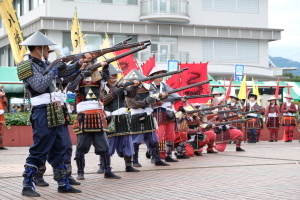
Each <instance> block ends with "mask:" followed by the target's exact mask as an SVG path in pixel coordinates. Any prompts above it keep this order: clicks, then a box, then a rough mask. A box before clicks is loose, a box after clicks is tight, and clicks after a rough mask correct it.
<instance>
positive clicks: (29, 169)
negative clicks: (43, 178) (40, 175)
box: [22, 164, 38, 190]
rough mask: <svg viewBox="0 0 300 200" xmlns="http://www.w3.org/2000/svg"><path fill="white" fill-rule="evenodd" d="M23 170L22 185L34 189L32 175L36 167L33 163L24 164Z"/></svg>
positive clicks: (35, 171) (34, 173)
mask: <svg viewBox="0 0 300 200" xmlns="http://www.w3.org/2000/svg"><path fill="white" fill-rule="evenodd" d="M24 168H25V171H24V172H23V174H22V176H23V177H24V180H23V187H24V188H25V187H26V188H30V189H31V190H35V187H34V184H33V183H35V181H34V180H33V177H34V176H35V175H36V173H37V170H38V168H37V167H36V166H34V165H29V164H25V165H24Z"/></svg>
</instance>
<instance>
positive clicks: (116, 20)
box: [0, 0, 283, 80]
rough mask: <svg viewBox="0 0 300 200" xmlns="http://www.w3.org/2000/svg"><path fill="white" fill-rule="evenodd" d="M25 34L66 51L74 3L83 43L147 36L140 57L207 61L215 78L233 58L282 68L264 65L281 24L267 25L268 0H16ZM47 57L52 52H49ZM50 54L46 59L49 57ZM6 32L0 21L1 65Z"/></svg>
mask: <svg viewBox="0 0 300 200" xmlns="http://www.w3.org/2000/svg"><path fill="white" fill-rule="evenodd" d="M14 4H15V8H16V10H17V13H18V16H19V19H20V23H21V27H22V30H23V36H24V37H28V36H29V35H31V34H32V33H34V32H35V31H37V30H40V31H42V32H43V33H45V34H46V35H47V36H49V37H50V38H51V39H52V40H53V41H56V42H57V43H58V44H59V45H58V48H61V49H62V52H63V53H62V54H68V53H69V52H70V51H72V45H71V40H70V37H71V36H70V29H71V24H72V18H73V14H74V10H75V8H76V9H77V11H78V18H79V20H80V21H81V27H82V31H83V33H84V34H85V40H86V42H87V45H88V48H89V50H95V49H99V45H100V44H101V43H102V39H103V38H104V35H105V33H107V34H108V35H109V37H110V38H111V41H112V43H118V42H120V41H122V40H124V39H125V38H127V37H128V36H133V40H132V41H133V42H134V41H142V40H148V39H151V42H152V45H151V47H150V48H147V49H146V50H144V51H142V52H139V53H138V54H137V55H136V58H137V61H138V63H143V62H145V61H146V60H147V59H148V58H149V57H150V56H151V55H152V54H155V55H156V62H157V63H156V64H157V65H159V66H161V67H165V68H167V65H168V62H167V61H168V60H179V61H180V62H207V61H208V62H209V65H208V66H209V67H208V71H209V73H210V74H211V75H212V76H213V77H214V78H216V79H223V77H230V76H231V75H232V74H233V73H234V69H235V67H234V65H235V64H240V65H244V66H245V69H244V73H245V74H248V75H249V76H251V77H252V76H253V77H256V78H257V79H264V80H266V79H272V78H274V76H278V75H281V74H282V69H280V68H276V67H270V65H269V58H268V43H269V42H271V41H275V40H279V39H280V37H281V31H283V30H282V29H271V28H268V0H190V1H187V0H51V1H50V0H15V1H14ZM54 58H55V57H53V58H52V59H54ZM50 59H51V58H50ZM12 65H13V59H12V55H11V51H10V47H9V41H8V37H7V35H6V32H5V29H4V27H3V25H0V66H12Z"/></svg>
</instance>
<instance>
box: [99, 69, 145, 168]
mask: <svg viewBox="0 0 300 200" xmlns="http://www.w3.org/2000/svg"><path fill="white" fill-rule="evenodd" d="M109 69H110V78H109V80H108V81H107V84H106V85H105V89H104V90H103V94H104V109H105V112H106V114H107V116H108V123H111V124H114V126H113V127H114V128H115V130H109V131H108V132H107V135H108V142H109V154H110V156H112V155H113V154H114V153H115V151H117V153H118V155H119V156H120V157H121V158H122V157H124V161H125V171H126V172H139V170H137V169H135V168H133V167H132V156H133V154H134V148H133V141H132V135H131V131H130V115H129V113H128V111H127V108H126V103H125V97H129V98H132V97H135V96H136V93H137V90H138V86H139V84H140V82H139V81H134V85H133V86H128V87H126V88H123V87H122V86H120V87H119V86H118V85H119V83H117V77H118V74H119V73H121V72H122V71H121V70H119V69H116V68H115V67H114V66H112V65H110V67H109ZM100 167H101V166H100Z"/></svg>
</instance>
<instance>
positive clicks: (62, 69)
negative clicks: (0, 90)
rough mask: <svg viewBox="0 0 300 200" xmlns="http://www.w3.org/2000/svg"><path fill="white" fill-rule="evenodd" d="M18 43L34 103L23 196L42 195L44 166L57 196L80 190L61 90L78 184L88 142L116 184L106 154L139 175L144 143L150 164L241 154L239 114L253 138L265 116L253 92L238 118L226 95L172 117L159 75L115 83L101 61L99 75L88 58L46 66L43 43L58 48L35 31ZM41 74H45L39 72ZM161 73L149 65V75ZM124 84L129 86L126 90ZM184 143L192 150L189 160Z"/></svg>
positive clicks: (289, 118)
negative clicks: (69, 102) (229, 150)
mask: <svg viewBox="0 0 300 200" xmlns="http://www.w3.org/2000/svg"><path fill="white" fill-rule="evenodd" d="M20 45H25V46H28V49H29V51H30V54H29V57H28V60H25V61H23V62H21V63H20V64H18V71H19V74H18V75H19V78H20V80H23V82H24V85H25V88H26V89H27V91H29V93H30V96H31V103H32V106H33V107H32V111H31V116H30V121H31V124H32V128H33V145H32V146H31V147H30V149H29V153H30V154H29V156H28V158H27V159H26V163H25V165H24V168H25V170H24V172H23V177H24V180H23V190H22V195H25V196H30V197H35V196H40V194H39V193H37V192H36V191H35V186H48V185H49V184H48V183H47V182H45V180H44V178H43V175H44V173H45V171H46V165H45V163H46V161H48V163H49V164H50V165H51V166H52V169H53V179H54V180H55V181H57V183H58V192H59V193H80V192H81V191H80V190H78V189H75V188H74V187H73V186H72V185H80V183H79V182H77V181H76V180H75V179H74V178H73V177H72V166H71V156H72V142H71V137H70V133H69V130H68V122H69V121H70V116H69V115H68V112H67V108H66V103H65V102H66V93H67V91H72V92H74V91H75V92H76V109H77V112H78V114H77V115H76V119H75V121H74V126H73V130H74V132H75V134H76V135H77V144H76V152H75V158H74V160H75V161H76V165H77V173H78V176H77V180H84V179H85V176H84V174H85V173H84V172H85V166H86V163H85V154H87V153H88V152H89V150H90V147H91V145H93V146H94V148H95V154H96V155H97V156H98V157H99V160H100V163H99V170H98V172H97V173H103V174H104V178H108V179H120V178H121V177H120V176H117V175H116V174H114V173H113V172H112V170H111V169H112V168H111V156H112V155H113V154H114V153H115V152H117V154H118V156H119V157H121V158H123V159H124V163H125V172H139V170H137V169H136V168H134V167H141V164H140V163H139V160H138V157H139V146H140V144H141V143H142V142H145V143H146V145H147V148H148V150H147V153H146V156H147V157H148V158H151V162H152V163H154V164H155V166H169V164H168V163H167V162H178V160H176V159H174V158H172V153H173V151H174V150H175V152H176V153H175V155H176V158H177V159H188V158H189V156H192V155H201V151H202V148H203V147H204V146H205V145H207V153H217V152H216V151H214V148H215V149H216V150H218V151H224V150H225V148H226V144H227V142H229V141H231V140H233V141H234V142H235V144H236V151H244V149H242V148H241V141H242V132H241V130H240V129H241V123H243V122H244V121H242V120H239V119H241V118H242V116H243V115H245V117H246V118H247V119H248V118H249V119H248V120H247V125H246V128H247V129H248V132H249V137H250V138H251V141H255V139H256V137H257V130H258V129H259V127H260V124H261V117H260V116H261V115H262V113H263V111H262V108H261V107H258V105H257V103H256V96H255V95H250V96H249V103H247V105H246V107H244V108H243V109H244V110H243V111H244V114H243V113H242V114H241V113H240V109H241V108H242V107H241V106H240V104H239V103H237V101H238V98H236V97H235V96H232V98H231V99H232V102H231V104H230V106H229V108H226V105H225V99H224V96H219V97H218V96H216V97H214V99H213V105H212V107H211V110H210V112H202V111H200V112H195V113H194V114H188V112H187V110H186V109H185V108H182V109H181V111H180V112H181V114H178V113H177V115H175V113H174V112H173V104H174V101H175V100H174V99H179V100H181V101H183V102H185V103H186V99H185V98H184V97H180V96H179V95H177V94H176V93H173V94H172V93H171V92H170V90H172V89H171V88H170V86H169V85H167V84H166V83H165V82H163V78H156V79H154V80H153V82H151V83H150V84H146V83H142V82H139V81H137V79H138V78H145V76H144V75H143V74H141V73H140V72H139V71H137V70H133V71H131V72H130V73H129V74H127V75H126V76H125V77H124V78H123V79H122V81H121V82H118V79H117V77H118V74H119V73H122V71H121V70H119V69H117V68H115V67H114V66H112V65H108V64H107V63H106V62H101V63H99V64H100V65H101V67H102V70H101V71H100V72H99V71H98V70H94V71H93V72H91V73H85V72H86V71H85V70H86V67H87V66H90V65H92V64H94V63H95V62H96V59H94V58H93V56H92V55H91V54H89V53H86V54H85V55H84V58H81V59H79V60H75V61H72V62H71V63H70V64H68V65H67V64H65V63H64V62H54V63H52V64H51V63H50V62H49V61H48V57H49V53H50V51H49V46H51V45H56V43H55V42H53V41H51V40H50V39H49V38H48V37H46V36H45V35H43V34H42V33H40V32H36V33H34V34H33V35H32V36H30V37H29V38H27V39H26V40H25V41H24V42H23V43H21V44H20ZM49 65H51V66H52V68H49ZM49 69H51V70H49ZM47 70H49V72H48V73H45V71H47ZM165 72H166V70H163V69H160V68H159V67H154V68H153V69H152V71H151V72H150V74H149V76H153V75H159V74H162V73H165ZM127 82H131V83H132V84H128V85H126V83H127ZM287 99H289V98H287ZM214 107H215V108H214ZM275 107H276V106H275ZM197 108H198V109H200V110H201V109H202V108H205V107H203V106H201V105H194V106H193V109H197ZM276 108H277V107H276ZM230 109H231V110H230ZM272 109H273V108H272ZM272 109H271V108H269V109H267V110H268V111H269V115H268V116H269V118H268V119H270V120H271V117H272V115H270V114H271V113H274V112H272ZM294 110H295V107H294V104H293V103H291V102H290V101H288V102H287V103H286V104H284V105H283V106H282V108H281V111H282V113H283V112H284V113H283V115H284V125H286V128H285V130H286V133H287V134H288V135H287V138H288V140H292V136H293V135H292V128H293V123H294V122H293V119H294V118H293V116H294V115H293V113H294ZM176 116H177V117H176ZM234 117H235V118H234ZM231 118H233V119H237V120H233V119H231ZM231 121H233V122H232V123H231ZM189 144H190V145H189ZM187 146H189V147H191V148H190V149H192V150H191V152H192V153H190V154H188V155H187V151H186V147H187ZM162 159H164V161H163V160H162Z"/></svg>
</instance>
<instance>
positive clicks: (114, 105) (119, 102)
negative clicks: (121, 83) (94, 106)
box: [104, 85, 126, 112]
mask: <svg viewBox="0 0 300 200" xmlns="http://www.w3.org/2000/svg"><path fill="white" fill-rule="evenodd" d="M107 86H108V88H109V90H110V91H109V92H112V91H113V90H114V89H115V88H117V87H115V86H109V85H107ZM122 107H126V102H125V94H124V92H123V93H122V94H121V95H117V97H116V98H114V100H112V101H111V102H110V103H109V104H107V105H105V106H104V110H105V111H108V112H113V111H115V110H118V109H119V108H122Z"/></svg>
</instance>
